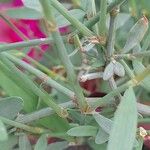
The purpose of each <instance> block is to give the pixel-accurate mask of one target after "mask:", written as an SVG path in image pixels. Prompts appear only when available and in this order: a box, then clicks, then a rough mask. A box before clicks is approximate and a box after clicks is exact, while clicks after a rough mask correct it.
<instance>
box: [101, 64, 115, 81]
mask: <svg viewBox="0 0 150 150" xmlns="http://www.w3.org/2000/svg"><path fill="white" fill-rule="evenodd" d="M113 74H114V63H113V62H110V63H109V64H108V65H107V66H106V68H105V70H104V74H103V80H108V79H110V78H111V77H112V76H113Z"/></svg>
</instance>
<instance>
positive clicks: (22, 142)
mask: <svg viewBox="0 0 150 150" xmlns="http://www.w3.org/2000/svg"><path fill="white" fill-rule="evenodd" d="M19 149H20V150H32V147H31V144H30V142H29V140H28V137H27V135H26V134H24V133H23V134H22V135H20V136H19Z"/></svg>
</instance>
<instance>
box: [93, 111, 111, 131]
mask: <svg viewBox="0 0 150 150" xmlns="http://www.w3.org/2000/svg"><path fill="white" fill-rule="evenodd" d="M93 117H94V119H95V120H96V122H97V123H98V125H99V126H100V127H101V128H102V129H103V130H104V131H105V132H106V133H110V131H111V127H112V125H113V121H112V120H110V119H108V118H106V117H104V116H102V115H100V114H98V113H94V114H93Z"/></svg>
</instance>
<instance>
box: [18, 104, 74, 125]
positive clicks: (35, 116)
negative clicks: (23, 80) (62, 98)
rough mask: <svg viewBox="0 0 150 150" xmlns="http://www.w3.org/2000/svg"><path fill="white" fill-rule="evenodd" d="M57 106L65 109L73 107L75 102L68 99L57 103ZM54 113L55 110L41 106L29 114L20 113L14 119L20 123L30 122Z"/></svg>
mask: <svg viewBox="0 0 150 150" xmlns="http://www.w3.org/2000/svg"><path fill="white" fill-rule="evenodd" d="M59 106H60V107H63V108H66V109H67V108H73V107H75V104H74V103H73V102H72V101H69V102H65V103H62V104H59ZM54 113H55V111H54V110H53V109H51V108H49V107H47V108H43V109H41V110H38V111H35V112H32V113H30V114H26V115H23V116H22V115H21V116H19V117H18V118H17V119H16V121H17V122H21V123H30V122H33V121H35V120H39V119H41V118H43V117H48V116H50V115H52V114H54Z"/></svg>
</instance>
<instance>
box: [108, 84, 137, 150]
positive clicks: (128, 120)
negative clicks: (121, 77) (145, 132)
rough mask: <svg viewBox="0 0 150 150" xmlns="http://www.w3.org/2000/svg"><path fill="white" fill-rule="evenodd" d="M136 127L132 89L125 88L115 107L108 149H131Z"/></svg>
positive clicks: (135, 109) (135, 106)
mask: <svg viewBox="0 0 150 150" xmlns="http://www.w3.org/2000/svg"><path fill="white" fill-rule="evenodd" d="M136 128H137V105H136V98H135V94H134V91H133V89H132V88H131V87H129V89H127V90H126V92H125V93H124V96H123V98H122V100H121V102H120V104H119V106H118V108H117V111H116V113H115V117H114V123H113V127H112V130H111V133H110V138H109V142H108V150H132V148H133V145H134V141H135V137H136Z"/></svg>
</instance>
